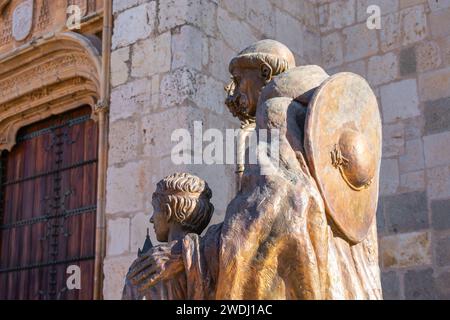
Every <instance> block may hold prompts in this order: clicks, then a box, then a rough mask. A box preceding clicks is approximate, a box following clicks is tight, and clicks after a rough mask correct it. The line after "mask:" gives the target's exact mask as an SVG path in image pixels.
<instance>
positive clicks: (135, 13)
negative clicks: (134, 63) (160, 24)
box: [112, 1, 156, 50]
mask: <svg viewBox="0 0 450 320" xmlns="http://www.w3.org/2000/svg"><path fill="white" fill-rule="evenodd" d="M155 20H156V2H155V1H152V2H149V3H145V4H142V5H140V6H137V7H134V8H131V9H128V10H126V11H123V12H122V13H119V14H118V15H117V16H116V18H115V19H114V29H113V35H112V49H113V50H114V49H116V48H119V47H124V46H127V45H130V44H132V43H135V42H136V41H138V40H140V39H145V38H147V37H148V36H150V33H151V32H152V31H153V29H154V24H155Z"/></svg>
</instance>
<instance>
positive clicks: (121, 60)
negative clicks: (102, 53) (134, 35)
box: [111, 47, 130, 87]
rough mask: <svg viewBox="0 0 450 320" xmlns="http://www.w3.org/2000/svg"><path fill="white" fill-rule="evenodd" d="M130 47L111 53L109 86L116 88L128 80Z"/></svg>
mask: <svg viewBox="0 0 450 320" xmlns="http://www.w3.org/2000/svg"><path fill="white" fill-rule="evenodd" d="M129 60H130V47H125V48H121V49H118V50H115V51H113V52H112V53H111V86H113V87H116V86H118V85H121V84H124V83H125V82H126V81H127V80H128V73H129V71H130V70H129V67H128V62H129Z"/></svg>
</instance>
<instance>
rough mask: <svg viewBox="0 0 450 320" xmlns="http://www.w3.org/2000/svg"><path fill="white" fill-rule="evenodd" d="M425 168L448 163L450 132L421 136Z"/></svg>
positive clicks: (449, 161)
mask: <svg viewBox="0 0 450 320" xmlns="http://www.w3.org/2000/svg"><path fill="white" fill-rule="evenodd" d="M423 141H424V152H425V163H426V166H427V168H432V167H437V166H442V165H449V164H450V144H449V141H450V132H449V131H447V132H442V133H437V134H433V135H429V136H425V137H424V138H423Z"/></svg>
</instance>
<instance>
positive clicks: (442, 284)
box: [435, 271, 450, 300]
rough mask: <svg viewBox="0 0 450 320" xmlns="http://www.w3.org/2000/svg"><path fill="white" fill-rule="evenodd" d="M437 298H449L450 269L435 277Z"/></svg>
mask: <svg viewBox="0 0 450 320" xmlns="http://www.w3.org/2000/svg"><path fill="white" fill-rule="evenodd" d="M435 287H436V290H437V294H438V299H442V300H449V299H450V271H443V272H441V273H440V274H439V275H438V276H437V277H436V278H435Z"/></svg>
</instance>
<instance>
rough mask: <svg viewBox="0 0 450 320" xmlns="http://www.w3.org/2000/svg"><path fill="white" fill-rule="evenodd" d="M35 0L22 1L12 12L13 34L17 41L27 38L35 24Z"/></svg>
mask: <svg viewBox="0 0 450 320" xmlns="http://www.w3.org/2000/svg"><path fill="white" fill-rule="evenodd" d="M33 13H34V0H24V1H22V2H21V3H20V4H19V5H18V6H17V7H16V8H15V9H14V11H13V14H12V35H13V37H14V39H15V40H16V41H22V40H25V39H26V37H28V35H29V34H30V32H31V28H32V26H33Z"/></svg>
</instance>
